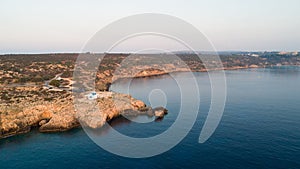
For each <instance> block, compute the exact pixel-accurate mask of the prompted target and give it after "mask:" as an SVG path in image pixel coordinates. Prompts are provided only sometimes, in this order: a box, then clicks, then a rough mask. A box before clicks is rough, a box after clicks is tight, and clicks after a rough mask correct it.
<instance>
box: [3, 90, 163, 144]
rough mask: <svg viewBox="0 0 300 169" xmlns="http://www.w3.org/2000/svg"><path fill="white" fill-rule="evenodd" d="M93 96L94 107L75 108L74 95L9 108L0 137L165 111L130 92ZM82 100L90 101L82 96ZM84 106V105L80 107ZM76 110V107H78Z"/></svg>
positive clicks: (97, 125)
mask: <svg viewBox="0 0 300 169" xmlns="http://www.w3.org/2000/svg"><path fill="white" fill-rule="evenodd" d="M97 94H98V96H99V97H98V98H97V99H95V100H93V101H92V102H93V106H95V108H96V109H95V110H96V111H91V110H85V109H80V107H79V108H75V107H76V106H74V104H73V103H74V97H73V96H71V95H69V96H68V97H66V98H63V99H59V100H56V101H52V102H45V101H40V102H37V103H35V104H34V105H32V106H27V107H26V108H24V109H23V110H19V111H16V110H11V111H8V112H7V113H5V114H3V113H2V114H0V122H1V123H0V139H3V138H6V137H10V136H14V135H18V134H24V133H28V132H30V131H31V129H32V128H34V127H36V128H38V130H39V131H40V132H43V133H45V132H63V131H68V130H70V129H73V128H77V127H82V126H83V127H89V128H92V129H97V128H101V127H102V126H103V125H104V124H105V123H106V122H108V121H110V120H113V119H114V118H116V117H119V116H121V115H123V116H138V115H147V116H149V117H156V118H162V117H163V116H164V115H165V114H167V110H166V109H164V108H151V107H147V106H146V104H145V103H144V102H142V101H140V100H136V99H134V98H133V97H131V96H130V95H126V94H119V93H113V92H98V93H97ZM81 99H82V101H83V104H90V103H89V100H88V99H86V98H84V97H82V98H81ZM84 108H86V107H84ZM79 110H80V111H79Z"/></svg>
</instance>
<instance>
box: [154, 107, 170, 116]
mask: <svg viewBox="0 0 300 169" xmlns="http://www.w3.org/2000/svg"><path fill="white" fill-rule="evenodd" d="M153 111H154V115H155V117H157V118H163V117H164V116H165V115H166V114H167V113H168V111H167V109H165V108H163V107H157V108H155V109H153Z"/></svg>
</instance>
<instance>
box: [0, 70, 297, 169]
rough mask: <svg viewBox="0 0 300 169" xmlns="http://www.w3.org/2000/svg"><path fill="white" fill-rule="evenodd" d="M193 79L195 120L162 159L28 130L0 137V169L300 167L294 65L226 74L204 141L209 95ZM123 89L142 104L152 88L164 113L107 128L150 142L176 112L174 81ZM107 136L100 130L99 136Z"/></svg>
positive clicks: (204, 79) (74, 135) (78, 135)
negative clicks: (220, 105)
mask: <svg viewBox="0 0 300 169" xmlns="http://www.w3.org/2000/svg"><path fill="white" fill-rule="evenodd" d="M195 76H196V79H197V81H198V83H199V89H200V93H201V103H200V110H199V115H198V118H197V121H196V123H195V124H194V126H193V128H192V130H191V131H190V132H189V134H188V135H187V136H186V137H185V138H184V139H183V140H182V141H181V142H180V143H179V144H178V145H177V146H175V147H174V148H173V149H171V150H169V151H167V152H165V153H163V154H160V155H158V156H154V157H150V158H144V159H130V158H125V157H120V156H117V155H114V154H111V153H109V152H107V151H105V150H103V149H102V148H100V147H99V146H97V145H96V144H95V143H94V142H93V141H92V140H91V139H90V138H89V137H88V136H87V135H86V134H85V132H84V131H83V130H82V129H74V130H72V131H69V132H64V133H55V134H41V133H38V132H37V131H33V132H31V133H28V134H24V135H19V136H15V137H11V138H7V139H3V140H0V168H1V169H2V168H3V169H4V168H41V167H47V168H83V167H85V168H300V162H299V157H300V104H299V101H300V89H299V86H300V69H299V68H298V67H280V68H278V67H276V68H268V69H249V70H235V71H226V77H227V84H228V85H227V93H228V94H227V103H226V107H225V111H224V115H223V117H222V120H221V122H220V124H219V126H218V128H217V130H216V131H215V133H214V134H213V135H212V137H211V138H210V139H209V140H208V141H207V142H205V143H203V144H199V143H198V138H199V133H200V130H201V128H202V126H203V123H204V121H205V118H206V115H207V112H208V108H209V106H210V92H211V91H210V83H209V81H208V80H209V79H208V76H207V74H206V73H195ZM176 77H177V78H183V79H184V80H185V81H186V84H185V85H189V80H190V79H189V78H191V77H189V76H187V75H186V74H185V73H179V74H176ZM124 84H126V82H119V83H117V84H115V85H113V86H112V90H115V91H119V92H124V91H125V89H126V88H125V87H126V85H124ZM129 89H130V90H129V93H130V94H132V95H133V96H134V97H136V98H138V99H141V100H143V101H145V102H146V103H147V104H150V101H149V99H148V94H149V92H150V91H151V90H153V89H161V90H163V91H164V92H165V93H166V98H167V108H168V110H169V114H168V115H167V116H166V117H165V118H164V119H163V120H162V121H159V122H151V123H146V124H139V123H135V122H130V121H128V120H126V119H122V118H120V119H117V120H115V121H113V122H112V123H111V125H112V126H113V127H114V128H115V129H116V130H118V131H119V132H121V133H123V134H126V135H128V136H132V137H150V136H154V135H156V134H159V133H161V132H163V131H165V130H167V129H168V128H169V127H170V126H171V125H172V123H173V122H174V121H175V119H176V117H177V115H178V111H179V108H180V99H179V98H180V92H179V90H178V86H176V82H175V81H174V79H173V78H171V77H170V76H160V77H155V78H143V79H135V80H134V81H132V82H131V85H130V88H129ZM140 118H144V117H140ZM183 127H184V126H183ZM109 134H110V131H109V130H104V131H103V133H102V135H101V137H105V136H106V135H109ZM122 146H124V145H120V147H122ZM153 148H155V147H153Z"/></svg>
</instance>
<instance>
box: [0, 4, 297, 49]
mask: <svg viewBox="0 0 300 169" xmlns="http://www.w3.org/2000/svg"><path fill="white" fill-rule="evenodd" d="M149 12H154V13H163V14H169V15H173V16H176V17H179V18H181V19H183V20H185V21H187V22H189V23H191V24H193V25H194V26H195V27H197V28H198V29H199V30H201V31H202V32H203V33H204V34H205V35H206V36H207V37H208V38H209V39H210V41H211V42H212V43H213V44H214V46H215V48H216V49H217V50H262V51H264V50H279V51H282V50H284V51H295V50H300V31H299V30H300V1H299V0H285V1H284V0H247V1H246V0H244V1H242V0H190V1H187V0H185V1H183V0H177V1H176V0H151V1H142V0H126V1H125V0H109V1H102V0H97V1H96V0H85V1H84V0H81V1H80V0H65V1H62V0H42V1H41V0H26V1H24V0H1V1H0V23H1V25H0V53H41V52H43V53H44V52H79V51H80V50H81V48H82V47H83V46H84V44H85V43H86V42H87V41H88V39H89V38H90V37H92V36H93V34H95V33H96V32H97V31H98V30H100V29H101V28H102V27H104V26H105V25H107V24H109V23H111V22H113V21H115V20H118V19H120V18H122V17H125V16H129V15H133V14H138V13H149Z"/></svg>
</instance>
